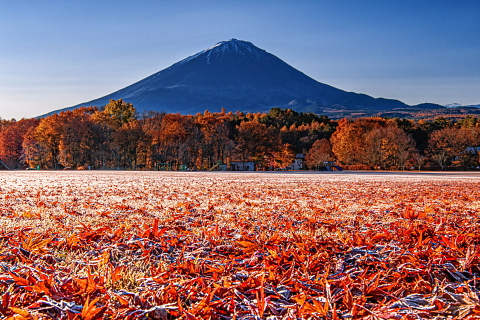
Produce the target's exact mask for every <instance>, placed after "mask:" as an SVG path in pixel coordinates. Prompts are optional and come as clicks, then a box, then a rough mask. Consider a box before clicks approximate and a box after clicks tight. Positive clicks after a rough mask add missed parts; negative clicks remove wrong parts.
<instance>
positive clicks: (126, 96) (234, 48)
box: [55, 39, 406, 114]
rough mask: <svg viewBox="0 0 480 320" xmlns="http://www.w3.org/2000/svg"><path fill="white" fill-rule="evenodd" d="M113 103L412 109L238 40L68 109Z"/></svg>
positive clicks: (176, 108) (170, 107)
mask: <svg viewBox="0 0 480 320" xmlns="http://www.w3.org/2000/svg"><path fill="white" fill-rule="evenodd" d="M110 99H115V100H118V99H123V100H124V101H127V102H131V103H132V104H133V105H134V106H135V107H136V108H137V110H139V111H145V110H156V111H166V112H173V113H176V112H180V113H182V114H189V113H190V114H195V113H197V112H204V111H205V110H209V111H211V112H216V111H220V110H221V108H222V107H224V108H225V109H227V110H231V111H237V110H238V111H243V112H265V111H268V110H270V109H271V108H273V107H285V108H292V109H294V110H296V111H301V112H314V113H322V112H323V110H324V109H325V108H332V107H333V108H336V109H340V108H344V109H350V110H359V109H361V110H389V109H393V108H402V107H405V106H406V105H405V104H404V103H403V102H401V101H398V100H391V99H384V98H378V99H375V98H373V97H370V96H368V95H365V94H357V93H354V92H346V91H343V90H340V89H337V88H334V87H332V86H329V85H327V84H323V83H320V82H318V81H316V80H314V79H312V78H310V77H309V76H307V75H305V74H304V73H302V72H300V71H298V70H297V69H295V68H293V67H292V66H290V65H288V64H287V63H285V62H284V61H282V60H280V59H279V58H278V57H276V56H274V55H273V54H271V53H268V52H267V51H265V50H263V49H260V48H258V47H257V46H255V45H254V44H252V43H251V42H248V41H242V40H237V39H230V40H227V41H221V42H218V43H217V44H215V45H214V46H212V47H210V48H208V49H205V50H203V51H200V52H198V53H197V54H194V55H192V56H190V57H188V58H186V59H183V60H181V61H179V62H177V63H175V64H173V65H172V66H170V67H169V68H166V69H164V70H162V71H160V72H157V73H155V74H153V75H151V76H150V77H147V78H145V79H143V80H141V81H139V82H137V83H134V84H132V85H130V86H128V87H126V88H123V89H121V90H118V91H116V92H114V93H111V94H109V95H106V96H104V97H102V98H99V99H96V100H92V101H89V102H86V103H82V104H79V105H76V106H74V107H70V108H66V109H73V108H76V107H80V106H90V105H96V106H104V105H106V104H107V103H108V102H109V100H110ZM63 110H65V109H63ZM58 111H61V110H58ZM58 111H55V112H58Z"/></svg>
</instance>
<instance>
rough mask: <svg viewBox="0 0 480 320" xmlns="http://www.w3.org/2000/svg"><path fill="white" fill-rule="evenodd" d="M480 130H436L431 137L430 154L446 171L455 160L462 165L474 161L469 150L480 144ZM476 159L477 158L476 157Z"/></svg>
mask: <svg viewBox="0 0 480 320" xmlns="http://www.w3.org/2000/svg"><path fill="white" fill-rule="evenodd" d="M479 137H480V134H479V130H477V129H468V128H455V127H451V128H445V129H441V130H436V131H434V132H432V134H431V135H430V139H429V141H428V143H429V154H430V155H431V157H432V159H433V160H434V161H435V162H437V164H438V165H439V166H440V167H441V168H442V170H444V169H445V168H446V167H447V166H448V165H449V164H451V163H452V161H454V160H455V159H459V160H458V161H459V162H460V164H461V165H466V164H468V162H469V161H472V159H471V158H472V156H475V155H473V154H472V153H470V152H467V148H469V147H476V146H477V144H479V142H478V141H479ZM474 158H476V156H475V157H474Z"/></svg>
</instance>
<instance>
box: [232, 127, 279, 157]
mask: <svg viewBox="0 0 480 320" xmlns="http://www.w3.org/2000/svg"><path fill="white" fill-rule="evenodd" d="M276 140H277V137H275V132H274V130H273V128H271V127H267V126H266V125H265V124H263V123H260V122H258V121H255V120H252V121H243V122H241V123H240V125H238V126H237V134H236V141H237V146H236V149H235V151H236V153H237V154H238V155H239V157H240V158H241V160H242V161H244V162H246V161H256V162H262V161H263V160H264V158H265V155H267V153H268V152H271V151H272V148H273V146H276V145H278V143H277V141H276Z"/></svg>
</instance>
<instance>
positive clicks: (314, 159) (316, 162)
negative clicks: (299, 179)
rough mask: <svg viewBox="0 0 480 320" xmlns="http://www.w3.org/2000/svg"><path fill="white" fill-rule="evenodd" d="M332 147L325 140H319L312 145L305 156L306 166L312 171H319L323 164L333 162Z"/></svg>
mask: <svg viewBox="0 0 480 320" xmlns="http://www.w3.org/2000/svg"><path fill="white" fill-rule="evenodd" d="M333 160H334V157H333V152H332V145H331V143H330V141H328V140H327V139H320V140H317V141H315V142H314V143H313V146H312V147H311V148H310V150H308V152H307V154H306V156H305V162H306V163H307V166H308V167H309V168H312V169H317V170H318V169H319V168H320V167H322V166H324V165H325V162H330V161H333Z"/></svg>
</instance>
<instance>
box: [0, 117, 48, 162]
mask: <svg viewBox="0 0 480 320" xmlns="http://www.w3.org/2000/svg"><path fill="white" fill-rule="evenodd" d="M38 123H39V120H37V119H22V120H20V121H14V120H13V121H10V122H9V123H8V125H4V127H3V129H2V130H1V131H0V159H1V160H2V161H3V162H4V163H5V164H6V165H7V166H8V167H9V168H10V169H18V168H20V167H21V166H22V165H23V164H24V162H25V161H24V159H23V157H22V156H23V154H24V152H23V141H24V138H25V135H26V133H27V132H28V131H29V130H30V129H34V128H35V127H36V126H37V125H38Z"/></svg>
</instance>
